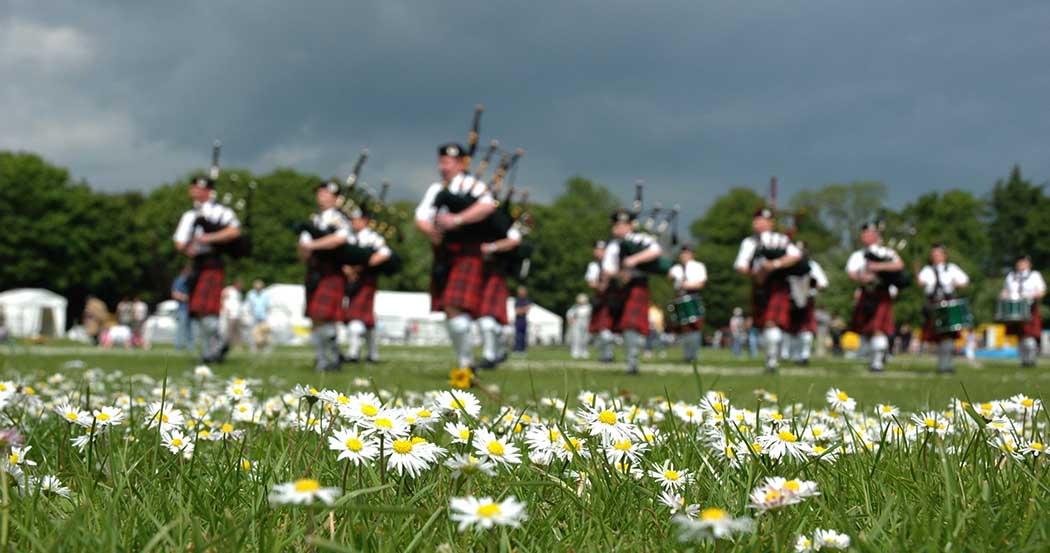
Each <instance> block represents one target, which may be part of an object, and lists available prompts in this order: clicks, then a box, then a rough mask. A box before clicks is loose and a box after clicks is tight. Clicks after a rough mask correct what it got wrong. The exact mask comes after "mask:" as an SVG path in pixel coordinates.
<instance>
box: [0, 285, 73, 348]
mask: <svg viewBox="0 0 1050 553" xmlns="http://www.w3.org/2000/svg"><path fill="white" fill-rule="evenodd" d="M67 305H69V302H68V301H66V298H63V297H62V296H60V295H58V294H56V293H54V292H52V291H50V290H44V289H43V288H16V289H14V290H8V291H6V292H3V293H0V310H2V311H3V315H4V326H6V327H7V329H8V331H9V332H10V333H11V335H12V336H50V337H56V338H60V337H62V336H64V335H65V334H66V306H67Z"/></svg>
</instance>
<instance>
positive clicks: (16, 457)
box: [7, 445, 36, 467]
mask: <svg viewBox="0 0 1050 553" xmlns="http://www.w3.org/2000/svg"><path fill="white" fill-rule="evenodd" d="M30 449H33V446H31V445H27V446H25V447H17V446H14V447H12V448H11V453H9V454H8V455H7V463H8V464H9V465H12V466H20V465H25V466H30V467H35V466H36V461H32V460H30V459H27V458H26V454H27V453H29V450H30Z"/></svg>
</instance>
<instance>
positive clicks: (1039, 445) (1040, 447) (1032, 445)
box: [1028, 442, 1046, 451]
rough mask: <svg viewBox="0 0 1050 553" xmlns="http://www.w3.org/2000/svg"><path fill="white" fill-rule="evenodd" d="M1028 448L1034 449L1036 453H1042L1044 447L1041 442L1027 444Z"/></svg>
mask: <svg viewBox="0 0 1050 553" xmlns="http://www.w3.org/2000/svg"><path fill="white" fill-rule="evenodd" d="M1028 447H1030V448H1032V449H1034V450H1036V451H1042V450H1043V449H1044V448H1045V447H1046V446H1044V445H1043V444H1042V443H1041V442H1032V443H1030V444H1028Z"/></svg>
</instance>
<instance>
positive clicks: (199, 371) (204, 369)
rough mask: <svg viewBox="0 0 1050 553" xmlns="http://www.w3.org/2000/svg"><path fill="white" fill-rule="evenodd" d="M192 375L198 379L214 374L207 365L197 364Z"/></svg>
mask: <svg viewBox="0 0 1050 553" xmlns="http://www.w3.org/2000/svg"><path fill="white" fill-rule="evenodd" d="M193 376H196V377H197V378H200V379H208V378H211V377H213V376H215V374H214V373H213V372H211V369H210V368H208V366H207V365H197V367H196V368H194V369H193Z"/></svg>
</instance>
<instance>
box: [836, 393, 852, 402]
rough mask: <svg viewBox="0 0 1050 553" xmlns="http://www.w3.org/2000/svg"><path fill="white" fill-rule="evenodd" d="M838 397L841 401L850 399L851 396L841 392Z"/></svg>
mask: <svg viewBox="0 0 1050 553" xmlns="http://www.w3.org/2000/svg"><path fill="white" fill-rule="evenodd" d="M836 397H838V398H839V401H846V400H848V399H849V396H848V395H846V392H839V393H838V394H836Z"/></svg>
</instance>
